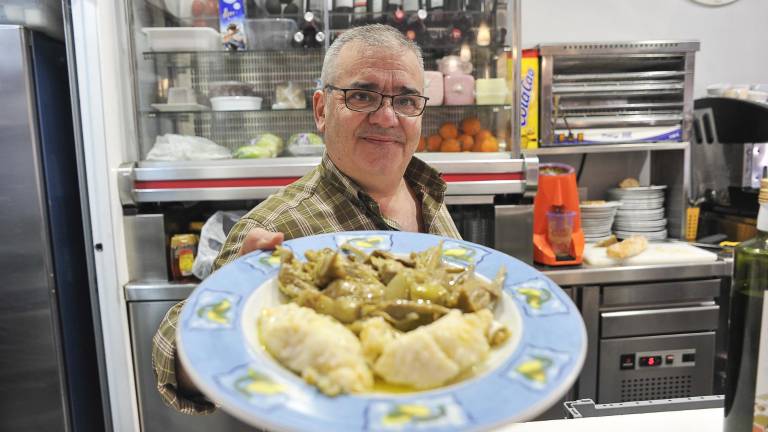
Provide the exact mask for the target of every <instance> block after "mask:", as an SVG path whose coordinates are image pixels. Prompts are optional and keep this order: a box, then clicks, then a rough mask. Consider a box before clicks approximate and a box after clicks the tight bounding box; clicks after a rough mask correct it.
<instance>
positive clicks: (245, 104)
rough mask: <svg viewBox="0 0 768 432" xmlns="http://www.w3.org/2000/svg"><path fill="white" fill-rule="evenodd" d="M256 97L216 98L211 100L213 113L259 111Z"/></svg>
mask: <svg viewBox="0 0 768 432" xmlns="http://www.w3.org/2000/svg"><path fill="white" fill-rule="evenodd" d="M261 100H262V99H261V98H260V97H258V96H216V97H212V98H211V107H212V108H213V110H214V111H253V110H260V109H261Z"/></svg>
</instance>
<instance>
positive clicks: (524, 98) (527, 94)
mask: <svg viewBox="0 0 768 432" xmlns="http://www.w3.org/2000/svg"><path fill="white" fill-rule="evenodd" d="M535 79H536V72H534V70H533V69H532V68H528V71H527V72H526V73H525V78H523V79H522V80H521V82H520V86H521V87H522V90H523V91H522V92H521V95H520V126H526V125H527V124H528V107H529V106H530V105H531V98H532V97H533V95H532V94H531V92H532V91H533V84H534V82H535Z"/></svg>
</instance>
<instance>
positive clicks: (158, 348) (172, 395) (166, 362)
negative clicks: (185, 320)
mask: <svg viewBox="0 0 768 432" xmlns="http://www.w3.org/2000/svg"><path fill="white" fill-rule="evenodd" d="M184 303H186V301H181V302H179V303H177V304H175V305H174V306H173V307H172V308H171V309H170V310H168V313H166V314H165V317H164V318H163V321H162V322H161V323H160V327H159V328H158V330H157V333H155V337H154V338H153V339H152V368H153V369H154V371H155V380H156V382H157V391H158V392H160V396H161V397H162V399H163V402H164V403H165V404H166V405H167V406H169V407H173V408H175V409H176V410H178V411H180V412H182V413H184V414H210V413H212V412H214V411H215V410H216V406H215V405H214V404H213V403H212V402H210V401H209V400H208V399H206V398H205V396H203V395H202V394H195V395H185V394H182V392H181V391H180V390H179V388H178V383H177V381H176V324H177V323H178V322H179V313H180V312H181V308H182V307H183V306H184Z"/></svg>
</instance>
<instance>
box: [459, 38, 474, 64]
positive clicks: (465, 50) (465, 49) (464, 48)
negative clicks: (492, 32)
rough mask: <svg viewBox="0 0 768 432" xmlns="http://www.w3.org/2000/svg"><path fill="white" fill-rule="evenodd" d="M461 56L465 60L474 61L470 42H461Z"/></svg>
mask: <svg viewBox="0 0 768 432" xmlns="http://www.w3.org/2000/svg"><path fill="white" fill-rule="evenodd" d="M459 58H460V59H461V61H463V62H470V61H472V50H471V49H469V44H468V43H466V42H464V43H463V44H461V50H460V51H459Z"/></svg>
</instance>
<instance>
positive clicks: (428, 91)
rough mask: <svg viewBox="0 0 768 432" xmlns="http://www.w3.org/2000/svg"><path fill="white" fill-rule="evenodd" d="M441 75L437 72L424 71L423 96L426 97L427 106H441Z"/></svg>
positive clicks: (442, 94)
mask: <svg viewBox="0 0 768 432" xmlns="http://www.w3.org/2000/svg"><path fill="white" fill-rule="evenodd" d="M444 93H445V91H444V89H443V74H442V73H441V72H438V71H424V96H426V97H428V98H429V100H428V101H427V105H428V106H435V105H442V104H443V96H444Z"/></svg>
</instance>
